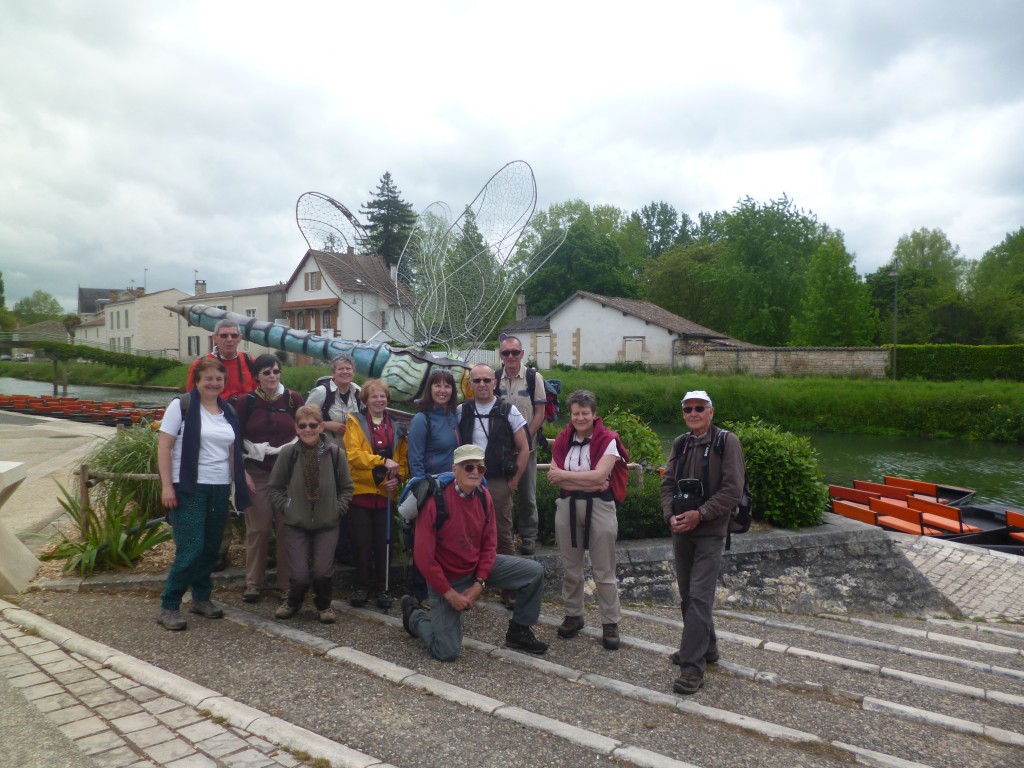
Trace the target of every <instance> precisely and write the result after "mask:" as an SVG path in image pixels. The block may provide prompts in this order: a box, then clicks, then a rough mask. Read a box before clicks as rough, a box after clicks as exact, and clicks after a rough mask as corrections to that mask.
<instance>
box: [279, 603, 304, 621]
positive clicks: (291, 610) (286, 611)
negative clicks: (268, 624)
mask: <svg viewBox="0 0 1024 768" xmlns="http://www.w3.org/2000/svg"><path fill="white" fill-rule="evenodd" d="M298 612H299V606H297V605H288V603H287V601H286V602H283V603H281V604H280V605H279V606H277V610H276V611H274V618H275V619H290V618H291V617H292V616H294V615H295V614H296V613H298Z"/></svg>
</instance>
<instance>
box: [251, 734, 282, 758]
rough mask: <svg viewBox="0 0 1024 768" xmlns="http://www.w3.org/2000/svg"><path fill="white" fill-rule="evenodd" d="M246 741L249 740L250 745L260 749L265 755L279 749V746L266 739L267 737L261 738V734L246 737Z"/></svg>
mask: <svg viewBox="0 0 1024 768" xmlns="http://www.w3.org/2000/svg"><path fill="white" fill-rule="evenodd" d="M246 741H247V742H249V746H250V747H252V748H253V749H258V750H259V751H260V752H262V753H263V754H265V755H269V754H270V753H271V752H273V751H274V750H275V749H277V747H276V746H275V745H274V744H271V743H270V742H269V741H266V740H265V739H261V738H260V737H259V736H251V737H249V738H248V739H246Z"/></svg>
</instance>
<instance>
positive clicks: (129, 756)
mask: <svg viewBox="0 0 1024 768" xmlns="http://www.w3.org/2000/svg"><path fill="white" fill-rule="evenodd" d="M92 759H93V760H95V761H96V763H97V764H98V765H99V766H101V768H126V766H129V765H134V764H137V763H138V762H139V755H138V753H137V752H135V751H134V750H133V749H132V748H131V747H129V746H128V745H126V744H122V745H121V746H120V747H118V748H117V749H111V750H108V751H107V752H100V753H99V754H96V755H93V756H92Z"/></svg>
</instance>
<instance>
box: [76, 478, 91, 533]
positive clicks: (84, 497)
mask: <svg viewBox="0 0 1024 768" xmlns="http://www.w3.org/2000/svg"><path fill="white" fill-rule="evenodd" d="M78 508H79V513H80V514H79V516H78V526H79V528H80V529H81V532H82V539H83V540H84V541H88V540H89V522H90V520H91V519H92V510H91V509H90V508H89V465H88V464H82V465H80V466H79V468H78Z"/></svg>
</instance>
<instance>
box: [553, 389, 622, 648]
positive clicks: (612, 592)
mask: <svg viewBox="0 0 1024 768" xmlns="http://www.w3.org/2000/svg"><path fill="white" fill-rule="evenodd" d="M568 407H569V424H568V425H567V426H566V427H565V429H563V430H562V432H561V433H560V434H559V435H558V438H557V439H556V440H555V444H554V446H552V448H551V469H549V470H548V481H549V482H551V483H552V484H553V485H556V486H558V489H559V491H560V492H561V494H560V498H559V499H558V501H557V502H555V538H556V540H557V541H558V553H559V555H561V559H562V572H563V579H562V601H563V603H564V606H565V620H564V621H563V622H562V625H561V626H560V627H559V628H558V635H559V636H560V637H562V638H564V639H566V640H568V639H570V638H573V637H576V635H577V634H579V631H580V629H582V628H583V624H584V620H583V552H584V550H587V549H589V550H590V563H591V565H592V566H593V568H594V582H595V583H596V585H597V607H598V613H599V614H600V617H601V625H602V629H603V632H602V642H603V643H604V647H605V648H607V649H608V650H610V651H614V650H616V649H617V648H618V647H619V617H620V612H619V587H618V581H617V580H616V576H615V539H616V538H617V537H618V533H619V519H618V517H617V515H616V508H615V498H614V496H613V495H612V491H611V487H610V486H611V484H610V477H611V473H612V468H613V467H615V465H616V463H617V462H620V461H624V460H625V459H626V457H627V455H628V454H626V452H625V446H622V444H621V441H620V440H619V436H618V434H617V433H616V432H613V431H612V430H610V429H608V428H607V427H605V426H604V424H603V423H602V422H601V419H599V418H597V398H595V397H594V393H593V392H588V391H587V390H585V389H581V390H578V391H576V392H573V393H572V394H571V395H569V401H568Z"/></svg>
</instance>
